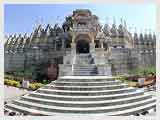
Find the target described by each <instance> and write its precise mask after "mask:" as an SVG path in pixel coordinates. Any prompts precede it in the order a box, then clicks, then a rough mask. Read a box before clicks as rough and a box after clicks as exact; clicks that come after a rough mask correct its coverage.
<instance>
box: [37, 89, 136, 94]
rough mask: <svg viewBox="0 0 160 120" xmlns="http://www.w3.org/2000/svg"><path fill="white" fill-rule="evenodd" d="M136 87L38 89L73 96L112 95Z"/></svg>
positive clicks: (129, 90) (40, 91) (41, 91)
mask: <svg viewBox="0 0 160 120" xmlns="http://www.w3.org/2000/svg"><path fill="white" fill-rule="evenodd" d="M135 90H136V89H135V88H121V89H115V90H98V91H86V90H83V91H82V90H80V91H73V90H60V89H59V90H55V89H44V88H40V89H38V90H37V92H39V93H48V94H59V95H73V96H83V95H84V96H85V95H86V96H91V95H110V94H116V93H125V92H133V91H135Z"/></svg>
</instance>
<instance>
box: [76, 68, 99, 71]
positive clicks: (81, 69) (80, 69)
mask: <svg viewBox="0 0 160 120" xmlns="http://www.w3.org/2000/svg"><path fill="white" fill-rule="evenodd" d="M73 71H74V72H75V71H76V72H92V71H94V72H96V71H97V69H83V68H79V69H77V68H76V69H73Z"/></svg>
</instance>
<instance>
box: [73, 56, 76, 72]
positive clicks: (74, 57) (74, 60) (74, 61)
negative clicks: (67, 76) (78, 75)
mask: <svg viewBox="0 0 160 120" xmlns="http://www.w3.org/2000/svg"><path fill="white" fill-rule="evenodd" d="M75 63H76V55H74V56H73V60H72V75H73V73H74V72H73V71H74V64H75Z"/></svg>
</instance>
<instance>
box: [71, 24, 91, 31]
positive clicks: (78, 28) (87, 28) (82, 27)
mask: <svg viewBox="0 0 160 120" xmlns="http://www.w3.org/2000/svg"><path fill="white" fill-rule="evenodd" d="M72 30H73V31H75V32H90V31H93V28H91V26H88V25H80V26H74V27H73V29H72Z"/></svg>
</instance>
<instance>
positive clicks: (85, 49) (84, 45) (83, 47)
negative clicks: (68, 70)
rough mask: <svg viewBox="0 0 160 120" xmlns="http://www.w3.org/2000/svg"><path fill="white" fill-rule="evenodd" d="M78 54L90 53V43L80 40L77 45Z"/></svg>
mask: <svg viewBox="0 0 160 120" xmlns="http://www.w3.org/2000/svg"><path fill="white" fill-rule="evenodd" d="M76 52H77V53H89V41H87V40H83V39H82V40H78V41H77V44H76Z"/></svg>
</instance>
